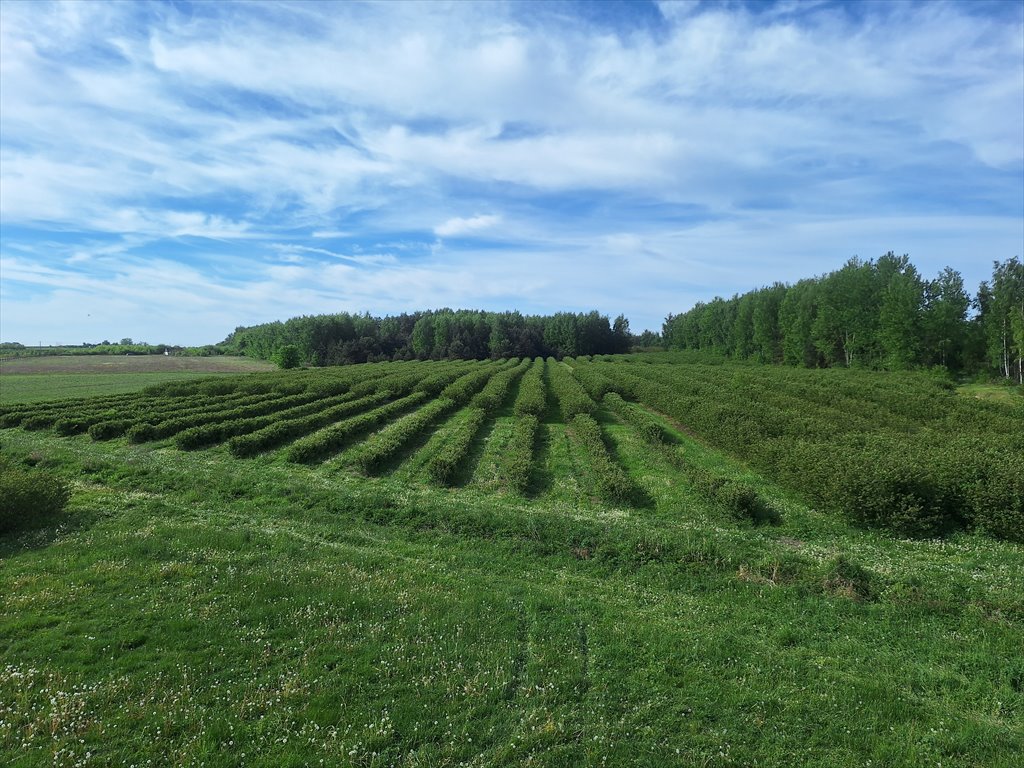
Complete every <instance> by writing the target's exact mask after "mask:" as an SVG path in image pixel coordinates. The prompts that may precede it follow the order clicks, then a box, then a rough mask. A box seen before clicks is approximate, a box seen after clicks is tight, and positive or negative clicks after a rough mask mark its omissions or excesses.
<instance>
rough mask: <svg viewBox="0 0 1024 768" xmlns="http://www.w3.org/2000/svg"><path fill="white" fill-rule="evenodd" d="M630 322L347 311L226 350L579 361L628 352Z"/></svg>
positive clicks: (255, 334)
mask: <svg viewBox="0 0 1024 768" xmlns="http://www.w3.org/2000/svg"><path fill="white" fill-rule="evenodd" d="M631 342H632V337H631V335H630V332H629V321H628V320H626V318H625V317H624V316H622V315H619V316H618V317H617V318H615V320H614V322H609V320H608V317H607V316H605V315H601V314H600V313H598V312H596V311H594V312H589V313H573V312H558V313H556V314H554V315H548V316H541V315H523V314H521V313H519V312H483V311H473V310H451V309H441V310H437V311H430V312H413V313H402V314H401V315H394V316H385V317H373V316H371V315H369V314H363V315H359V314H350V313H348V312H341V313H338V314H333V315H308V316H303V317H295V318H292V319H291V320H286V321H284V322H273V323H265V324H263V325H256V326H252V327H249V328H236V329H235V331H234V333H232V334H231V335H230V336H228V338H227V339H225V340H224V341H223V342H222V343H221V344H220V345H219V346H220V347H221V349H223V351H224V352H225V353H227V354H238V355H247V356H249V357H256V358H259V359H262V360H270V359H272V358H274V357H275V356H276V355H278V354H279V351H280V350H281V349H282V348H283V347H296V348H297V349H298V356H299V359H300V361H301V362H303V363H306V364H309V365H317V366H320V365H344V364H349V363H367V362H369V363H374V362H386V361H389V360H414V359H419V360H450V359H468V360H485V359H494V360H498V359H501V358H508V357H529V358H534V357H548V356H554V357H558V358H562V357H574V356H576V355H603V354H616V353H620V352H628V351H629V349H630V345H631Z"/></svg>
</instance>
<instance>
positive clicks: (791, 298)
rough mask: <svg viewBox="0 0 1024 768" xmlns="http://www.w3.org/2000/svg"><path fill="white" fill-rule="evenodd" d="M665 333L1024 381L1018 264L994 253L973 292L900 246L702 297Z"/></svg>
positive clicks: (821, 363)
mask: <svg viewBox="0 0 1024 768" xmlns="http://www.w3.org/2000/svg"><path fill="white" fill-rule="evenodd" d="M662 336H663V340H664V343H665V344H666V345H667V346H668V347H669V348H671V349H701V350H710V351H713V352H716V353H719V354H722V355H725V356H728V357H731V358H735V359H742V360H747V359H752V360H757V361H759V362H765V363H785V364H788V365H795V366H805V367H809V368H825V367H831V366H845V367H865V368H886V369H890V370H906V369H910V368H917V367H931V366H943V367H945V368H948V369H949V370H951V371H954V372H977V371H982V370H984V369H989V370H992V371H998V373H999V374H1000V375H1002V376H1004V377H1006V378H1015V379H1017V380H1018V381H1020V382H1021V383H1024V265H1022V263H1021V261H1020V259H1019V258H1017V257H1014V258H1012V259H1009V260H1007V261H1004V262H998V261H997V262H995V263H994V266H993V271H992V278H991V280H988V281H985V282H983V283H982V284H981V286H980V287H979V289H978V292H977V293H976V294H975V295H974V296H971V295H970V294H969V293H968V292H967V291H966V289H965V288H964V281H963V277H962V276H961V275H960V273H959V272H957V271H956V270H954V269H951V268H949V267H947V268H945V269H943V270H942V271H941V272H940V273H939V274H938V276H937V277H935V279H933V280H927V279H925V278H923V277H922V276H921V274H920V272H919V271H918V270H917V268H916V267H915V266H914V265H913V264H912V263H911V262H910V258H909V257H908V256H906V255H903V256H897V255H896V254H894V253H893V252H891V251H890V252H889V253H886V254H885V255H884V256H882V257H880V258H879V259H877V260H870V259H869V260H866V261H865V260H862V259H859V258H856V257H855V258H852V259H850V260H849V261H848V262H846V264H845V265H843V267H842V268H841V269H838V270H836V271H834V272H830V273H827V274H825V275H822V276H820V277H814V278H809V279H805V280H801V281H799V282H798V283H796V284H793V285H789V284H784V283H779V282H777V283H775V284H773V285H771V286H768V287H764V288H760V289H757V290H754V291H750V292H748V293H744V294H742V295H735V296H733V297H732V298H731V299H723V298H721V297H716V298H715V299H713V300H712V301H710V302H700V303H698V304H697V305H696V306H694V307H693V308H692V309H690V310H689V311H687V312H684V313H682V314H679V315H669V316H668V317H667V318H666V319H665V323H664V325H663V327H662Z"/></svg>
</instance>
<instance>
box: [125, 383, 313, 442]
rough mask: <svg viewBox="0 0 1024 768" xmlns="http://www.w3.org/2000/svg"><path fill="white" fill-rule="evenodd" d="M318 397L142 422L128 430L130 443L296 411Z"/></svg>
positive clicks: (280, 399)
mask: <svg viewBox="0 0 1024 768" xmlns="http://www.w3.org/2000/svg"><path fill="white" fill-rule="evenodd" d="M317 399H318V398H317V396H316V395H309V394H301V395H287V396H285V397H275V398H271V399H266V400H264V401H263V402H261V403H256V404H253V405H246V406H243V407H241V408H230V409H228V410H221V411H214V412H207V411H204V412H201V413H198V414H195V415H193V414H190V413H186V414H183V415H181V416H178V417H175V418H173V419H165V420H163V421H159V422H155V423H154V422H148V421H147V422H142V423H139V424H136V425H134V426H133V427H132V428H131V429H129V430H128V432H127V436H128V441H129V442H132V443H145V442H148V441H150V440H162V439H163V438H165V437H172V436H173V435H176V434H178V433H179V432H183V431H184V430H186V429H191V428H192V427H200V426H203V425H205V424H215V423H218V422H222V421H235V420H237V419H246V418H250V417H253V416H264V415H266V414H270V413H274V412H276V411H283V410H287V409H289V408H294V407H295V406H298V405H305V404H307V403H311V402H316V401H317Z"/></svg>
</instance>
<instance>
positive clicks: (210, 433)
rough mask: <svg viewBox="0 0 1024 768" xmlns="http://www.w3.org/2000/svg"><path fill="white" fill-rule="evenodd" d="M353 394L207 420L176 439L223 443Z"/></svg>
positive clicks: (198, 444)
mask: <svg viewBox="0 0 1024 768" xmlns="http://www.w3.org/2000/svg"><path fill="white" fill-rule="evenodd" d="M351 398H352V395H351V394H345V395H338V396H336V397H328V398H323V399H317V400H314V401H313V402H310V403H303V404H301V405H297V406H295V407H294V408H288V409H286V410H283V411H276V412H274V413H271V414H268V415H264V416H252V417H249V418H242V419H230V420H228V421H218V422H214V423H212V424H203V425H201V426H197V427H191V428H189V429H186V430H184V431H182V432H179V433H178V434H176V435H175V436H174V442H175V444H176V445H177V446H178V447H179V448H181V449H182V450H193V449H196V448H205V447H207V446H210V445H215V444H217V443H221V442H223V441H225V440H227V439H229V438H232V437H238V436H240V435H246V434H248V433H250V432H255V431H256V430H258V429H263V428H264V427H268V426H271V425H272V424H274V423H275V422H277V421H281V420H284V421H287V420H289V419H296V418H302V417H303V416H308V415H310V414H311V413H318V412H321V411H323V410H324V409H325V408H331V407H333V406H336V405H341V404H342V403H346V402H348V401H349V400H351Z"/></svg>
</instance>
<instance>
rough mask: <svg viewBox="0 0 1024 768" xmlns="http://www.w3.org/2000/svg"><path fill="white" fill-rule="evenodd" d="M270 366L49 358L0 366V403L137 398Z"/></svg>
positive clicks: (236, 361) (228, 360) (223, 360)
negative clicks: (160, 387) (179, 382)
mask: <svg viewBox="0 0 1024 768" xmlns="http://www.w3.org/2000/svg"><path fill="white" fill-rule="evenodd" d="M273 368H274V366H273V365H271V364H270V363H265V362H262V361H259V360H251V359H249V358H246V357H164V356H163V355H145V356H121V355H97V356H92V357H86V356H78V357H69V356H54V357H31V358H20V359H16V360H8V361H4V362H0V403H4V404H10V403H32V402H38V401H41V400H52V399H55V398H62V397H89V396H92V395H116V394H123V393H127V392H137V391H138V390H140V389H144V388H145V387H148V386H150V385H152V384H162V383H163V382H166V381H174V380H176V379H191V378H196V377H198V376H209V375H212V374H229V373H234V374H238V373H250V372H251V373H255V372H258V371H268V370H273Z"/></svg>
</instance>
